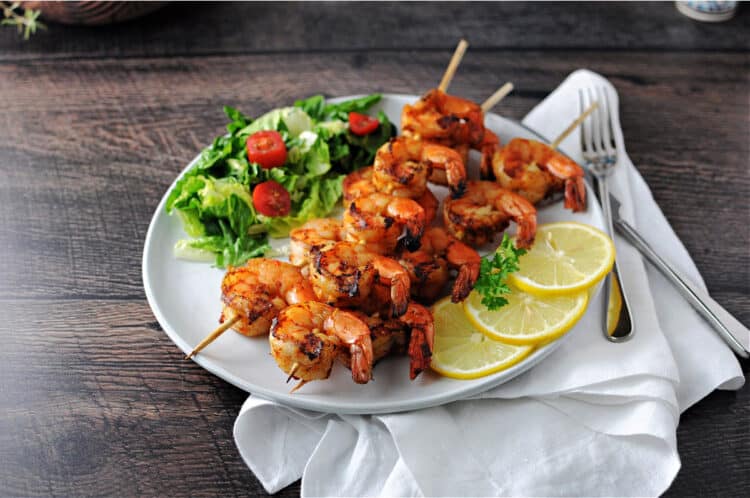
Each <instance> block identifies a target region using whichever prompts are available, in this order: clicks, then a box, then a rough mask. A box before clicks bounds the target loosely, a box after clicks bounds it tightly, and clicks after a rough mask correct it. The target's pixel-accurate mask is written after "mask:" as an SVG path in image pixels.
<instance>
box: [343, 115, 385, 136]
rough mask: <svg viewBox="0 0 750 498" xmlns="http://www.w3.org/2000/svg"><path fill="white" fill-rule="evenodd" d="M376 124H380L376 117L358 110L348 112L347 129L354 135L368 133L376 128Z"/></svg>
mask: <svg viewBox="0 0 750 498" xmlns="http://www.w3.org/2000/svg"><path fill="white" fill-rule="evenodd" d="M378 126H380V121H378V119H377V118H373V117H372V116H368V115H367V114H360V113H358V112H350V113H349V129H350V130H352V133H354V134H355V135H369V134H370V133H372V132H373V131H375V130H377V129H378Z"/></svg>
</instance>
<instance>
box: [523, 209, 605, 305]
mask: <svg viewBox="0 0 750 498" xmlns="http://www.w3.org/2000/svg"><path fill="white" fill-rule="evenodd" d="M614 262H615V245H614V244H613V243H612V239H610V238H609V237H608V236H607V235H606V234H605V233H604V232H602V231H601V230H598V229H596V228H594V227H592V226H590V225H584V224H583V223H575V222H569V221H562V222H558V223H548V224H546V225H540V226H539V227H538V228H537V231H536V241H535V242H534V245H533V246H532V248H531V249H529V251H528V252H527V253H526V254H524V255H523V256H521V257H520V258H519V266H520V269H519V270H518V271H517V272H515V273H511V274H510V275H509V276H508V280H509V281H510V282H511V283H513V284H514V285H515V286H516V287H518V288H519V289H521V290H522V291H525V292H528V293H530V294H536V295H538V296H554V295H562V294H576V293H578V292H579V291H581V290H583V289H588V288H589V287H592V286H593V285H594V284H596V283H597V282H599V280H601V279H602V278H603V277H604V276H605V275H606V274H607V273H609V271H610V270H611V269H612V265H613V264H614Z"/></svg>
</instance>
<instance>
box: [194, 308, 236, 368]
mask: <svg viewBox="0 0 750 498" xmlns="http://www.w3.org/2000/svg"><path fill="white" fill-rule="evenodd" d="M240 318H241V317H240V315H235V316H233V317H232V318H230V319H229V320H227V321H225V322H224V323H222V324H221V325H219V326H218V327H217V328H216V330H214V331H213V332H211V333H210V334H208V335H207V336H206V338H205V339H203V340H202V341H201V342H200V344H198V345H197V346H195V349H193V350H192V351H190V354H189V355H187V356H185V359H186V360H189V359H190V358H192V357H193V356H194V355H195V354H196V353H198V352H199V351H200V350H202V349H203V348H205V347H206V346H208V345H209V344H211V343H212V342H214V340H215V339H216V338H217V337H219V336H220V335H221V334H223V333H224V332H226V331H227V330H228V329H229V328H231V327H232V325H234V324H235V323H237V322H238V321H239V320H240Z"/></svg>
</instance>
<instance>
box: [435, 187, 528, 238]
mask: <svg viewBox="0 0 750 498" xmlns="http://www.w3.org/2000/svg"><path fill="white" fill-rule="evenodd" d="M511 220H512V221H515V222H516V224H517V225H518V235H517V239H516V245H517V246H518V247H524V248H526V247H530V246H531V244H532V243H533V242H534V236H535V234H536V208H534V206H533V205H532V204H531V203H530V202H529V201H527V200H526V199H525V198H523V197H521V196H520V195H518V194H515V193H513V192H511V191H510V190H506V189H504V188H503V187H501V186H500V185H498V184H497V183H495V182H488V181H470V182H468V184H467V188H466V194H465V195H464V196H463V197H462V198H460V199H446V200H445V203H444V204H443V221H444V222H445V226H446V229H447V230H448V231H449V232H450V233H451V234H452V235H453V236H454V237H456V238H458V239H459V240H462V241H465V242H467V243H469V244H471V245H472V246H481V245H483V244H486V243H488V242H490V241H491V240H492V239H493V238H494V236H495V234H497V233H498V232H500V231H502V230H504V229H505V228H506V227H507V226H508V224H509V223H510V221H511Z"/></svg>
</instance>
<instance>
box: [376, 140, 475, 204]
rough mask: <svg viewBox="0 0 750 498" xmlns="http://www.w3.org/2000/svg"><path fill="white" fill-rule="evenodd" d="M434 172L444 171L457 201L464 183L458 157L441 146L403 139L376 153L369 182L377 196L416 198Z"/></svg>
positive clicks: (464, 173)
mask: <svg viewBox="0 0 750 498" xmlns="http://www.w3.org/2000/svg"><path fill="white" fill-rule="evenodd" d="M434 169H438V170H442V171H445V176H446V179H447V182H448V187H449V188H450V190H451V193H452V194H453V196H454V197H460V196H461V194H462V193H463V189H464V184H465V182H466V167H465V166H464V160H463V158H462V157H461V155H460V154H459V153H458V152H456V151H455V150H453V149H451V148H450V147H446V146H444V145H440V144H436V143H430V142H428V141H423V140H421V139H417V138H410V137H406V136H403V137H398V138H393V139H391V140H390V141H389V142H388V143H386V144H383V145H382V146H381V147H380V148H379V149H378V151H377V153H376V154H375V162H374V164H373V175H372V181H373V183H374V184H375V187H376V188H377V189H378V190H379V191H380V192H383V193H386V194H392V195H397V196H402V197H410V198H417V197H419V196H421V195H422V194H423V193H424V191H425V189H426V188H427V181H428V180H429V178H430V175H431V174H432V171H433V170H434Z"/></svg>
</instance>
